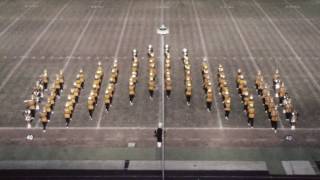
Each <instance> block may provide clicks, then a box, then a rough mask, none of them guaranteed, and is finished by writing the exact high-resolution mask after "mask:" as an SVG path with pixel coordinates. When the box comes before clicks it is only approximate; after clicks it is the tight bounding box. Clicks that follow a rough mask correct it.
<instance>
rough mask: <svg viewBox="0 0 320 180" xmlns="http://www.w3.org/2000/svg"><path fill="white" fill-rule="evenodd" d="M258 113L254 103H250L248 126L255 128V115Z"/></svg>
mask: <svg viewBox="0 0 320 180" xmlns="http://www.w3.org/2000/svg"><path fill="white" fill-rule="evenodd" d="M255 115H256V112H255V109H254V105H253V104H252V103H249V107H248V126H250V127H251V128H253V122H254V117H255Z"/></svg>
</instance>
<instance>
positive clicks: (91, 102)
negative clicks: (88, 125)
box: [88, 96, 95, 120]
mask: <svg viewBox="0 0 320 180" xmlns="http://www.w3.org/2000/svg"><path fill="white" fill-rule="evenodd" d="M94 106H95V102H94V98H93V97H92V96H89V98H88V111H89V116H90V120H92V115H93V111H94Z"/></svg>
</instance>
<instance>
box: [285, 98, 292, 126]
mask: <svg viewBox="0 0 320 180" xmlns="http://www.w3.org/2000/svg"><path fill="white" fill-rule="evenodd" d="M284 113H285V116H286V120H287V121H289V122H290V121H291V119H292V113H293V105H292V103H291V99H289V100H288V102H287V103H286V104H285V105H284Z"/></svg>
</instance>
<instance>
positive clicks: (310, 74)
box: [253, 0, 320, 96]
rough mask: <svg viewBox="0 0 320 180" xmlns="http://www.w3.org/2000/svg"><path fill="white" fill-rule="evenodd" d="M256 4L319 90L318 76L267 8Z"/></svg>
mask: <svg viewBox="0 0 320 180" xmlns="http://www.w3.org/2000/svg"><path fill="white" fill-rule="evenodd" d="M253 2H254V4H255V5H256V7H258V9H259V10H260V11H261V12H262V13H263V14H264V15H265V17H266V18H267V19H268V21H269V22H270V24H271V25H272V26H273V28H274V29H275V30H276V31H277V33H278V34H279V35H280V37H281V39H282V40H283V41H284V42H285V44H286V45H287V46H288V47H289V49H290V51H291V52H292V53H293V55H294V57H295V59H296V60H297V61H298V63H299V64H300V65H301V67H302V68H303V71H304V72H305V73H307V75H308V76H309V78H310V79H311V81H312V83H313V84H314V85H315V86H316V88H317V90H318V92H319V91H320V84H319V83H318V81H317V80H316V78H315V77H314V76H313V75H312V73H311V72H310V70H309V69H308V68H307V67H306V65H305V64H304V63H303V61H302V60H301V57H300V56H299V55H298V53H297V52H296V51H295V50H294V48H293V47H292V45H291V44H290V43H289V41H288V40H287V39H286V38H285V37H284V35H283V33H282V32H281V31H280V30H279V28H278V26H277V25H276V24H275V23H274V22H273V20H272V19H271V18H270V16H269V15H268V14H267V13H266V12H265V10H264V9H263V8H262V7H261V5H260V4H259V3H258V2H257V1H256V0H253ZM312 92H313V93H314V95H316V96H317V94H318V93H316V92H315V91H314V90H313V91H312Z"/></svg>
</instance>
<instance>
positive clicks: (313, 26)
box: [284, 0, 320, 35]
mask: <svg viewBox="0 0 320 180" xmlns="http://www.w3.org/2000/svg"><path fill="white" fill-rule="evenodd" d="M284 1H285V2H286V3H287V4H289V5H293V4H292V3H290V2H289V1H287V0H284ZM293 9H294V10H295V11H296V12H297V13H298V14H299V15H300V16H301V17H302V19H303V20H304V21H306V22H307V23H308V24H309V25H310V26H311V27H312V29H313V30H314V31H315V32H317V33H318V34H319V35H320V30H319V28H318V27H317V26H315V25H314V24H313V23H312V22H311V20H310V19H308V18H307V17H306V16H305V15H304V14H303V13H302V12H301V11H299V10H298V9H297V8H293Z"/></svg>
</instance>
